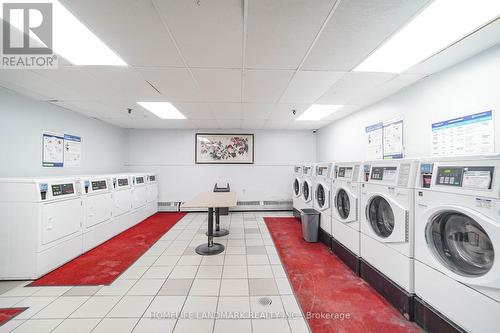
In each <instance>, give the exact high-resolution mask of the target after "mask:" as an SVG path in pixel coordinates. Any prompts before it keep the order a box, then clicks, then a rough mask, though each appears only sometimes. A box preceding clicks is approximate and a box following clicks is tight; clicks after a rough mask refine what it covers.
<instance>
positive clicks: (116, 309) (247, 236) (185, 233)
mask: <svg viewBox="0 0 500 333" xmlns="http://www.w3.org/2000/svg"><path fill="white" fill-rule="evenodd" d="M290 215H291V214H289V213H283V212H262V213H231V214H230V215H229V216H222V217H221V224H222V226H223V227H224V228H227V229H229V230H230V234H229V235H228V236H226V237H222V238H216V241H217V242H219V243H222V244H224V245H225V246H226V251H224V252H223V253H221V254H219V255H216V256H199V255H197V254H196V253H195V251H194V249H195V247H196V246H197V245H199V244H202V243H204V242H206V239H207V238H206V236H205V231H206V229H207V225H206V214H205V213H191V214H188V215H186V216H185V217H184V218H183V219H182V220H181V221H179V222H178V223H177V224H176V225H175V226H174V227H173V228H172V229H171V230H170V231H169V232H168V233H166V234H165V235H164V236H163V237H162V238H161V239H160V240H159V241H158V242H156V243H155V244H154V245H153V247H152V248H151V249H149V250H148V251H147V252H146V253H145V254H144V255H143V256H142V257H141V258H139V259H138V260H137V261H136V262H135V263H134V264H133V265H132V266H131V267H129V269H128V270H127V271H125V272H124V273H123V274H122V275H121V276H120V277H119V278H118V279H116V280H115V281H114V282H113V283H112V284H111V285H109V286H98V287H24V285H26V284H27V283H28V282H25V283H22V284H17V285H16V284H14V285H13V284H12V283H11V285H9V286H7V285H5V289H7V287H8V288H12V289H10V290H7V291H6V290H3V289H2V288H0V307H12V306H19V307H29V309H28V310H26V311H25V312H23V313H22V314H20V315H19V316H17V317H16V318H14V319H13V320H11V321H9V322H7V323H6V324H5V325H3V326H0V333H3V332H16V333H18V332H29V333H44V332H70V333H87V332H94V333H95V332H106V333H107V332H148V333H153V332H162V333H168V332H174V333H180V332H186V333H192V332H196V333H205V332H207V333H208V332H209V333H212V332H215V333H232V332H239V333H240V332H241V333H250V332H254V333H257V332H259V333H260V332H263V333H265V332H272V333H282V332H288V333H306V332H309V328H308V326H307V324H306V321H305V320H304V319H303V318H302V312H301V309H300V307H299V305H298V303H297V301H296V299H295V296H294V295H293V289H292V288H291V285H290V283H289V281H288V278H287V276H286V273H285V270H284V269H283V266H282V265H281V261H280V259H279V257H278V253H277V251H276V248H275V246H274V244H273V241H272V239H271V236H270V234H269V231H268V230H267V227H266V225H265V223H264V220H263V218H262V217H263V216H290ZM1 286H2V285H1V283H0V287H1ZM269 302H270V304H268V303H269Z"/></svg>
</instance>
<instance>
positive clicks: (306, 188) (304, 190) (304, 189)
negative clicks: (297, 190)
mask: <svg viewBox="0 0 500 333" xmlns="http://www.w3.org/2000/svg"><path fill="white" fill-rule="evenodd" d="M302 194H303V195H304V199H306V200H309V184H307V182H304V183H303V184H302Z"/></svg>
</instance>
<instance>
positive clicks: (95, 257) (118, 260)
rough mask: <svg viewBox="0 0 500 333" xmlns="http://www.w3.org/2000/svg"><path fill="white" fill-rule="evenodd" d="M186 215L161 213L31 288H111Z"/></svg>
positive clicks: (39, 281)
mask: <svg viewBox="0 0 500 333" xmlns="http://www.w3.org/2000/svg"><path fill="white" fill-rule="evenodd" d="M184 215H186V213H157V214H155V215H153V216H151V217H149V218H147V219H146V220H144V221H142V222H141V223H139V224H136V225H135V226H133V227H132V228H130V229H128V230H126V231H124V232H122V233H121V234H119V235H117V236H115V237H113V238H111V239H110V240H108V241H107V242H105V243H103V244H101V245H99V246H97V247H96V248H94V249H92V250H90V251H88V252H86V253H84V254H82V255H81V256H79V257H78V258H75V259H73V260H72V261H70V262H68V263H67V264H65V265H63V266H61V267H59V268H57V269H56V270H54V271H52V272H50V273H48V274H46V275H44V276H42V277H41V278H39V279H38V280H36V281H34V282H32V283H31V284H30V285H29V286H32V287H34V286H94V285H108V284H110V283H111V282H113V281H114V280H115V279H116V278H117V277H118V276H119V275H120V274H121V273H123V272H124V271H125V270H126V269H127V268H128V267H129V266H130V265H132V264H133V263H134V262H135V261H136V260H137V259H138V258H139V257H140V256H142V255H143V254H144V252H146V251H147V250H148V249H149V248H150V247H151V246H152V245H153V244H154V243H155V242H156V241H157V240H158V239H160V238H161V236H163V235H164V234H165V233H166V232H167V231H168V230H169V229H170V228H171V227H172V226H173V225H174V224H175V223H177V221H179V220H180V219H181V218H182V217H183V216H184Z"/></svg>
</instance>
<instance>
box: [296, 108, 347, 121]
mask: <svg viewBox="0 0 500 333" xmlns="http://www.w3.org/2000/svg"><path fill="white" fill-rule="evenodd" d="M342 107H343V105H321V104H313V105H311V107H309V109H307V110H306V111H305V112H304V113H303V114H301V115H300V116H299V117H298V118H297V120H321V119H323V118H325V117H327V116H329V115H331V114H332V113H334V112H335V111H337V110H339V109H340V108H342Z"/></svg>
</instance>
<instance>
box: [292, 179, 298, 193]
mask: <svg viewBox="0 0 500 333" xmlns="http://www.w3.org/2000/svg"><path fill="white" fill-rule="evenodd" d="M293 191H294V192H295V195H299V194H300V183H299V180H298V179H295V181H294V182H293Z"/></svg>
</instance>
